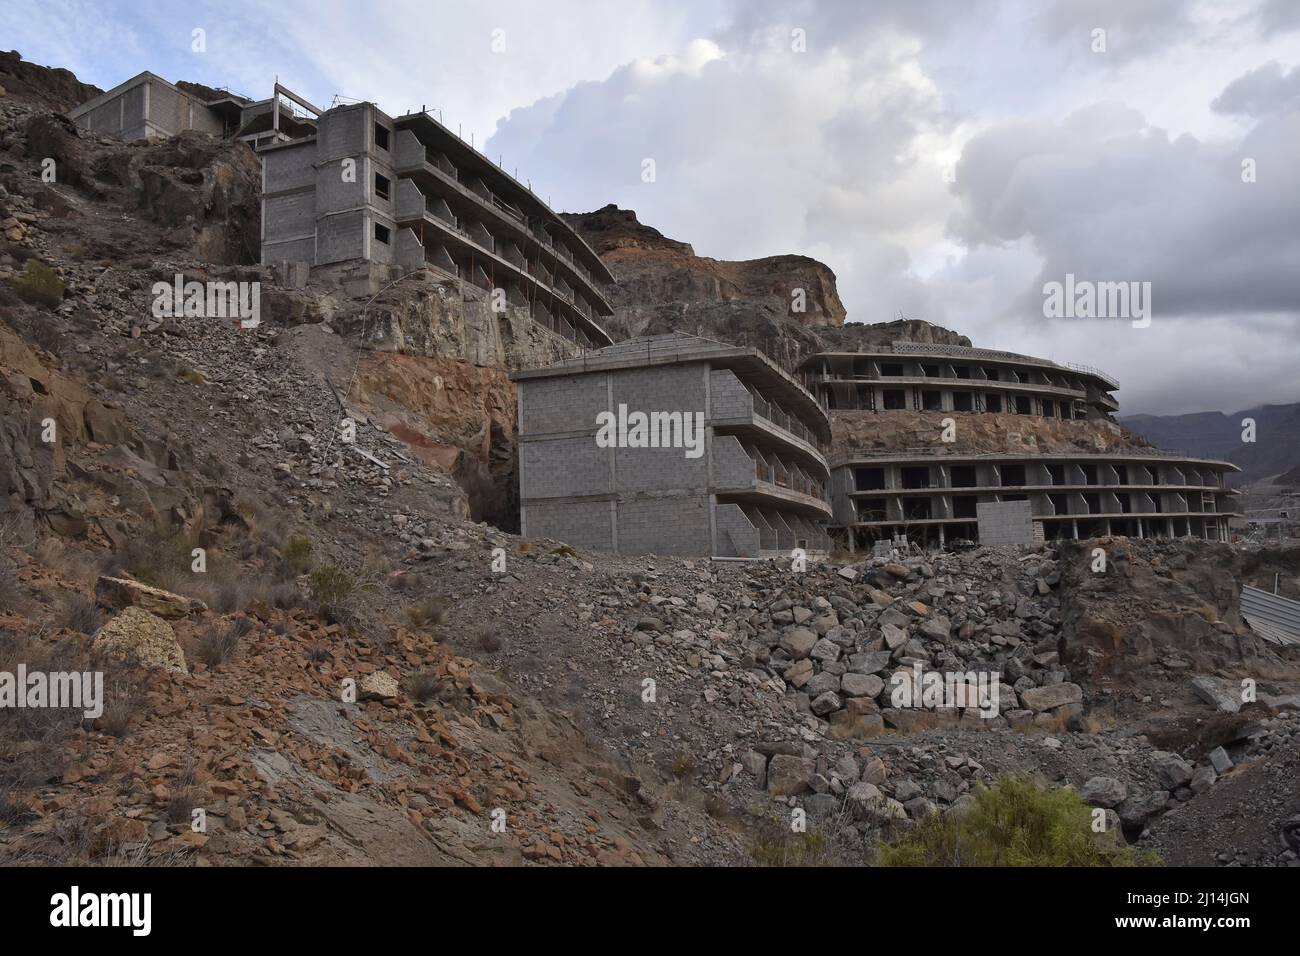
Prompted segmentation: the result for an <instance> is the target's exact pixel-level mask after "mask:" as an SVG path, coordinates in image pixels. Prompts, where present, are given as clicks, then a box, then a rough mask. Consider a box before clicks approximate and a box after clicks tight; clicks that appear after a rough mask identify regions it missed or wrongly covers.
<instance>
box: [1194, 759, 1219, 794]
mask: <svg viewBox="0 0 1300 956" xmlns="http://www.w3.org/2000/svg"><path fill="white" fill-rule="evenodd" d="M1218 779H1219V775H1218V774H1217V773H1215V772H1214V768H1213V767H1211V766H1210V765H1209V764H1205V765H1204V766H1202V767H1197V768H1196V769H1195V770H1194V771H1192V782H1191V783H1189V784H1188V786H1189V787H1191V788H1192V793H1204V792H1205V791H1206V790H1209V789H1210V788H1211V787H1212V786H1214V783H1215V781H1216V780H1218Z"/></svg>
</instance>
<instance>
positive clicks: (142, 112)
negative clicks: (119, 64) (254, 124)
mask: <svg viewBox="0 0 1300 956" xmlns="http://www.w3.org/2000/svg"><path fill="white" fill-rule="evenodd" d="M218 102H219V103H220V104H221V105H216V106H214V105H212V104H211V103H209V102H205V101H204V100H202V99H200V98H199V97H198V96H195V95H194V94H192V93H187V92H185V91H184V90H181V89H179V88H178V87H175V86H173V85H172V84H170V83H168V82H167V81H166V80H164V79H163V78H162V77H160V76H155V75H154V74H152V73H149V72H145V73H141V74H139V75H138V76H134V77H132V78H131V79H129V80H127V81H126V82H125V83H122V84H119V85H118V86H115V87H113V89H111V90H109V91H108V92H106V93H101V94H100V95H99V96H96V97H95V98H94V99H91V100H88V101H86V102H85V103H82V104H81V105H80V106H77V107H76V108H74V109H72V110H70V111H69V112H68V116H69V118H70V119H71V120H72V121H73V122H74V123H76V124H77V125H78V126H80V127H82V128H83V129H88V130H91V131H93V132H96V133H108V134H110V135H113V136H120V137H121V138H122V139H125V140H128V141H131V140H138V139H162V138H166V137H168V136H175V135H176V134H177V133H180V132H183V131H185V130H191V129H192V130H198V131H199V132H203V133H210V134H212V135H213V136H222V135H225V134H226V133H227V132H229V131H230V130H231V129H232V125H233V120H234V116H235V115H236V114H237V108H225V107H227V106H229V103H228V101H226V100H221V101H218Z"/></svg>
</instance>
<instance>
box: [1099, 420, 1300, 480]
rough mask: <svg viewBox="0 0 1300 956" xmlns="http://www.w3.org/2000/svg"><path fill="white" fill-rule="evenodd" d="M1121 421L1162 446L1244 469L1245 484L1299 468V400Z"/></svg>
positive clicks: (1148, 439) (1153, 442)
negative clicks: (1247, 434)
mask: <svg viewBox="0 0 1300 956" xmlns="http://www.w3.org/2000/svg"><path fill="white" fill-rule="evenodd" d="M1248 418H1249V419H1252V420H1253V421H1254V422H1255V436H1254V437H1255V440H1254V441H1253V442H1244V441H1242V434H1243V432H1244V431H1245V426H1244V425H1243V424H1242V422H1243V421H1244V420H1245V419H1248ZM1119 420H1120V422H1121V423H1122V424H1123V425H1124V426H1125V427H1127V428H1129V429H1131V430H1132V431H1134V432H1137V434H1139V435H1141V436H1142V437H1143V438H1145V439H1147V441H1149V442H1151V443H1152V444H1154V445H1158V446H1160V447H1161V448H1170V449H1175V450H1180V451H1185V452H1187V453H1189V454H1193V455H1197V456H1199V457H1202V458H1222V459H1226V460H1227V461H1230V462H1232V463H1233V464H1235V465H1237V466H1238V467H1240V468H1241V469H1242V473H1243V474H1242V476H1241V477H1242V480H1245V481H1258V480H1260V479H1261V478H1267V477H1268V476H1270V475H1276V474H1280V473H1282V472H1288V471H1292V470H1294V469H1296V468H1300V402H1295V403H1292V404H1289V405H1260V406H1257V407H1255V408H1247V409H1243V410H1242V411H1239V412H1233V413H1232V414H1227V413H1224V412H1193V413H1190V414H1187V415H1125V416H1121V417H1120V419H1119Z"/></svg>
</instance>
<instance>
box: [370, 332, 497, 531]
mask: <svg viewBox="0 0 1300 956" xmlns="http://www.w3.org/2000/svg"><path fill="white" fill-rule="evenodd" d="M353 398H355V399H356V400H357V401H360V402H362V403H364V404H365V405H366V406H367V410H368V411H369V412H370V413H371V414H373V415H374V416H375V417H376V418H377V419H378V420H379V421H380V422H381V423H382V424H383V426H384V428H385V429H386V430H387V431H388V432H389V433H390V434H392V435H394V436H395V437H397V438H399V439H401V440H402V441H403V442H405V443H406V445H407V446H408V447H409V448H410V449H411V453H412V454H413V455H414V456H415V457H417V458H419V459H420V460H421V461H424V462H425V463H427V464H430V465H433V466H434V467H437V468H438V469H440V470H442V471H445V472H446V473H448V474H450V475H452V476H453V477H454V478H455V479H456V481H457V483H458V484H460V486H461V487H462V488H464V489H465V491H466V493H467V494H468V495H469V499H470V509H471V516H472V517H473V518H475V519H476V520H486V521H490V522H492V523H493V524H499V525H503V526H510V525H512V524H513V523H514V522H515V516H516V515H517V507H516V502H515V496H516V494H517V491H516V487H517V485H516V482H515V472H516V463H517V457H516V453H515V444H514V435H515V412H516V408H517V406H516V402H515V386H514V383H513V382H511V381H510V378H509V375H508V373H507V372H506V370H505V369H503V368H500V367H483V366H477V365H470V364H468V363H467V362H462V361H459V360H457V359H444V358H428V357H425V356H418V355H393V354H383V353H370V354H368V355H366V356H365V358H364V360H363V361H362V364H361V368H360V370H359V373H358V375H357V381H356V385H355V386H354V388H353Z"/></svg>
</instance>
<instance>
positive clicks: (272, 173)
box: [71, 72, 614, 348]
mask: <svg viewBox="0 0 1300 956" xmlns="http://www.w3.org/2000/svg"><path fill="white" fill-rule="evenodd" d="M187 86H188V90H187V89H181V88H179V87H176V86H173V85H172V84H170V83H167V82H166V81H165V80H162V79H160V78H159V77H157V76H154V75H153V74H152V73H147V72H146V73H141V74H140V75H139V76H137V77H134V78H132V79H131V80H128V81H127V82H126V83H123V84H121V85H120V86H118V87H115V88H114V89H112V90H109V91H108V92H107V93H104V94H102V95H101V96H98V97H96V98H95V99H93V100H91V101H89V102H87V103H84V104H82V105H81V106H79V107H77V109H75V110H73V111H72V113H71V115H72V117H73V118H74V120H76V122H78V123H79V124H80V125H82V126H84V127H86V128H87V129H93V130H97V131H99V132H106V133H112V134H115V135H119V136H122V137H123V138H126V139H138V138H142V137H156V136H171V135H174V134H177V133H180V132H183V131H185V130H189V129H195V130H200V131H202V132H205V133H210V134H213V135H217V136H227V137H232V138H235V139H238V140H241V141H243V142H246V143H248V144H249V146H250V147H251V148H253V149H254V150H256V151H257V153H258V155H259V156H260V157H261V160H262V236H261V262H262V264H263V265H276V266H281V267H283V271H284V272H285V273H289V272H301V273H303V274H306V273H308V272H309V273H310V274H314V275H316V276H317V277H318V278H324V279H326V280H329V279H333V280H336V281H338V282H339V283H341V284H342V285H343V286H344V288H345V289H347V290H348V291H349V292H350V293H351V294H354V295H370V294H372V293H374V292H377V291H378V290H379V289H381V288H382V287H383V286H384V285H385V284H387V283H389V282H391V281H392V280H394V279H396V278H398V277H400V276H404V275H407V274H410V273H417V272H418V273H427V274H428V275H430V276H431V277H433V278H435V279H436V278H446V279H452V280H455V281H456V282H457V283H458V284H459V286H460V288H461V291H462V295H464V296H465V297H466V298H471V299H481V300H486V301H490V302H491V303H492V306H493V308H494V309H496V310H497V311H502V310H503V309H504V308H505V307H506V306H507V305H509V306H515V307H517V308H523V309H526V310H527V313H528V315H530V316H531V317H532V319H533V320H534V321H536V322H537V323H538V324H540V325H542V326H544V327H546V328H548V329H550V330H551V331H552V332H554V333H556V334H558V335H560V336H562V337H564V338H565V339H567V340H568V341H570V342H573V343H574V344H576V345H579V346H582V347H585V348H599V347H601V346H605V345H609V344H610V343H611V342H612V341H613V340H612V339H611V338H610V337H609V335H608V334H607V333H606V332H605V330H604V329H603V328H602V327H601V321H602V320H603V318H604V317H606V316H610V315H613V309H612V308H611V307H610V305H609V302H608V301H607V300H606V299H605V296H604V294H603V293H602V292H601V288H600V287H601V285H603V284H606V283H610V282H613V281H614V277H613V275H612V274H611V273H610V271H609V269H608V268H607V267H606V266H605V264H604V262H603V261H602V260H601V259H600V257H599V256H597V255H596V253H595V252H594V251H592V249H591V248H590V247H589V246H588V245H587V244H586V243H585V242H584V241H583V240H582V238H581V237H579V236H578V234H577V233H576V232H574V230H573V229H572V227H571V226H569V224H568V223H567V222H565V221H564V220H563V219H562V218H561V217H560V216H559V215H557V214H556V213H555V212H554V211H552V210H551V208H550V207H549V206H547V204H546V203H544V202H543V201H542V200H541V199H539V198H538V197H537V195H536V194H534V193H533V191H532V190H531V189H530V188H529V187H527V186H524V185H523V184H522V183H520V182H519V181H518V180H516V179H515V178H514V177H513V176H511V175H510V174H508V173H507V172H506V171H505V170H504V169H502V168H501V167H499V166H498V165H497V164H496V163H493V162H492V161H491V160H489V159H488V158H487V157H486V156H484V155H483V154H482V153H480V152H479V151H478V150H476V149H475V148H474V147H472V146H471V145H470V144H468V143H466V142H465V141H464V140H462V139H461V138H460V137H459V136H457V135H456V134H455V133H453V132H451V131H450V130H448V129H447V128H446V127H444V126H443V125H442V124H441V123H439V122H438V121H437V120H436V119H434V118H433V117H432V116H431V115H429V114H428V113H423V112H420V113H408V114H406V115H404V116H397V117H393V116H389V115H388V114H387V113H384V112H383V111H382V110H380V109H379V108H378V107H377V106H375V105H374V104H373V103H351V104H346V105H341V106H335V107H333V108H331V109H324V110H322V109H320V108H319V107H316V106H314V105H312V104H311V103H310V102H309V101H307V100H305V99H303V98H302V97H301V96H298V95H297V94H295V93H294V92H293V91H291V90H289V89H287V88H285V87H283V86H281V85H280V84H278V83H277V84H275V86H274V88H273V91H272V95H271V96H270V97H268V98H267V99H264V100H257V101H253V100H250V99H248V98H246V97H240V96H235V95H233V94H225V95H221V96H214V97H211V98H206V99H205V98H204V97H202V96H200V95H199V93H198V92H192V91H198V90H201V89H202V88H200V87H197V86H194V85H192V84H190V85H187ZM209 92H214V93H215V92H217V91H209ZM298 267H301V268H298Z"/></svg>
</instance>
